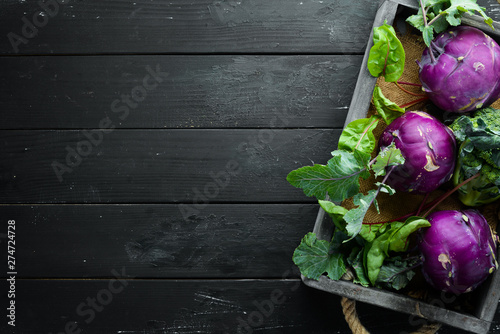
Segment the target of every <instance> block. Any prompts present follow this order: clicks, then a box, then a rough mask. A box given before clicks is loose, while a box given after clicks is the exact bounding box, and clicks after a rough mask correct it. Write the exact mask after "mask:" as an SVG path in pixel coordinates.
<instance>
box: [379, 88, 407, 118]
mask: <svg viewBox="0 0 500 334" xmlns="http://www.w3.org/2000/svg"><path fill="white" fill-rule="evenodd" d="M373 105H374V106H375V108H376V109H377V113H378V114H379V115H380V116H381V117H382V118H383V119H384V121H385V123H387V125H389V124H391V123H392V121H393V120H395V119H396V118H398V117H399V116H401V115H402V114H404V112H405V110H404V109H403V108H401V107H399V106H398V105H397V104H396V103H394V102H392V101H391V100H389V99H388V98H386V97H385V96H384V94H383V93H382V89H380V87H379V86H376V87H375V89H374V90H373Z"/></svg>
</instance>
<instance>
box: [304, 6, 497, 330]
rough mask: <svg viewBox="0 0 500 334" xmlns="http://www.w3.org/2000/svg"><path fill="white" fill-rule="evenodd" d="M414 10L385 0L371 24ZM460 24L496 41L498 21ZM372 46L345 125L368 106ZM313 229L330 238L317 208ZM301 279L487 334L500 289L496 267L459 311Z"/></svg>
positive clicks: (394, 20) (442, 301)
mask: <svg viewBox="0 0 500 334" xmlns="http://www.w3.org/2000/svg"><path fill="white" fill-rule="evenodd" d="M417 9H418V1H417V0H386V1H384V2H383V3H382V4H381V6H380V8H379V10H378V12H377V15H376V17H375V21H374V23H373V27H378V26H380V25H382V24H383V23H384V21H387V23H388V24H392V25H397V24H400V23H401V22H404V19H405V18H406V17H408V15H409V14H411V13H415V12H416V11H417ZM462 24H466V25H470V26H474V27H476V28H479V29H481V30H484V31H485V32H487V33H488V35H490V36H491V37H492V38H494V39H495V40H496V41H497V42H499V41H500V24H499V23H498V22H494V23H493V25H494V27H495V30H494V31H492V30H491V28H489V27H488V26H487V25H486V24H485V23H484V21H483V19H482V17H480V16H468V15H466V16H464V17H463V19H462ZM372 45H373V41H372V34H370V37H369V40H368V44H367V48H366V52H365V55H364V59H363V63H362V66H361V69H360V73H359V76H358V80H357V84H356V88H355V90H354V95H353V99H352V101H351V104H350V107H349V112H348V115H347V118H346V121H345V125H347V124H348V123H349V122H351V121H353V120H356V119H359V118H364V117H366V112H367V110H368V109H369V106H370V101H371V97H372V93H373V89H374V87H375V84H376V81H377V78H374V77H372V76H371V75H370V73H369V72H368V69H367V66H366V65H367V61H368V53H369V50H370V48H371V47H372ZM313 232H314V233H316V235H317V237H318V238H319V239H323V240H329V239H331V236H332V233H333V223H332V221H331V219H330V217H329V216H328V215H327V214H325V212H324V211H323V210H322V209H320V210H319V213H318V216H317V219H316V223H315V226H314V230H313ZM497 256H500V252H498V255H497ZM497 258H498V257H497ZM302 281H303V282H304V283H305V284H306V285H307V286H310V287H312V288H315V289H319V290H322V291H326V292H330V293H333V294H336V295H340V296H344V297H347V298H350V299H353V300H356V301H360V302H364V303H368V304H372V305H377V306H380V307H383V308H387V309H390V310H394V311H398V312H403V313H407V314H409V315H410V317H412V318H411V319H417V318H415V317H420V318H423V319H427V320H428V321H429V322H440V323H443V324H445V325H449V326H452V327H456V328H460V329H462V330H466V331H470V332H472V333H478V334H483V333H488V331H489V330H490V326H491V322H492V320H493V317H494V315H495V312H496V308H497V305H498V299H499V295H498V294H499V292H500V270H497V271H496V272H495V273H494V274H492V275H491V276H490V277H489V278H488V280H487V281H486V282H484V283H483V284H482V285H481V286H480V287H479V288H478V289H476V290H475V291H473V292H472V293H471V294H475V296H474V298H475V300H476V302H475V309H474V311H473V312H467V313H461V312H458V311H455V310H451V309H449V308H447V307H446V306H447V303H448V302H449V300H450V299H449V296H448V297H445V296H443V298H436V299H434V300H432V299H431V301H430V302H424V301H422V300H418V299H415V298H411V297H409V296H407V295H404V294H401V293H396V292H391V291H386V290H382V289H378V288H371V287H363V286H361V285H358V284H354V283H351V282H348V281H334V280H331V279H329V278H328V277H326V276H325V275H323V276H322V277H321V278H320V279H319V280H318V281H316V280H311V279H308V278H306V277H304V276H302ZM409 320H410V318H409Z"/></svg>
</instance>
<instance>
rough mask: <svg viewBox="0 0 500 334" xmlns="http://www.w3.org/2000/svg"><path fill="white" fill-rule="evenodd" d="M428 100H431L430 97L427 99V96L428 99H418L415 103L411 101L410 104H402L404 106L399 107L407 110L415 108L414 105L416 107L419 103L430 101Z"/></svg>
mask: <svg viewBox="0 0 500 334" xmlns="http://www.w3.org/2000/svg"><path fill="white" fill-rule="evenodd" d="M428 99H429V97H427V96H426V97H422V98H420V99H417V100H415V101H411V102H408V103H405V104H402V105H400V106H399V107H400V108H407V107H411V106H413V105H415V104H417V103H420V102H423V101H425V100H428Z"/></svg>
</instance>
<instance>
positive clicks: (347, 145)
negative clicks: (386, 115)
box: [338, 115, 380, 154]
mask: <svg viewBox="0 0 500 334" xmlns="http://www.w3.org/2000/svg"><path fill="white" fill-rule="evenodd" d="M379 120H380V117H379V116H376V115H374V116H372V117H370V118H360V119H357V120H354V121H352V122H350V123H349V124H347V126H346V127H345V128H344V130H343V131H342V134H341V135H340V139H339V145H338V148H339V150H346V151H354V150H359V151H362V152H365V153H369V154H370V153H372V152H373V150H374V149H375V145H376V143H377V140H376V139H375V136H374V134H373V130H374V129H375V128H376V127H377V124H378V122H379Z"/></svg>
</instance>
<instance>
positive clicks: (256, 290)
mask: <svg viewBox="0 0 500 334" xmlns="http://www.w3.org/2000/svg"><path fill="white" fill-rule="evenodd" d="M115 275H116V276H115ZM125 275H127V272H126V271H123V270H122V269H121V268H117V269H116V271H115V272H114V273H113V274H111V275H110V279H109V280H17V281H16V289H17V290H16V299H15V302H16V332H15V333H23V334H33V333H58V334H59V333H61V332H63V333H64V332H66V331H65V328H66V326H67V328H69V329H70V331H69V332H74V333H79V331H78V330H81V333H87V332H88V333H95V334H100V333H103V334H104V333H105V334H109V333H122V334H124V333H127V334H129V333H131V334H142V333H166V334H178V333H183V334H188V333H206V334H212V333H220V334H234V333H240V334H247V333H266V334H275V333H276V334H282V333H290V334H303V333H315V334H326V333H332V332H334V333H338V334H351V331H350V330H349V328H348V327H347V324H346V322H345V320H344V317H343V314H342V311H341V308H340V299H339V298H338V297H337V296H334V295H331V294H328V293H323V292H320V291H317V290H314V289H309V288H307V287H305V286H304V285H302V284H301V283H300V281H299V280H239V281H234V280H222V281H218V280H208V281H203V280H122V277H123V276H125ZM114 276H115V277H116V278H114ZM0 288H1V289H2V291H6V290H7V289H8V288H7V282H6V281H5V280H2V281H1V283H0ZM3 312H6V310H5V309H4V311H3ZM358 312H359V314H360V317H361V321H362V322H364V324H365V325H366V326H367V327H368V328H369V330H370V333H373V334H382V333H383V334H396V333H397V334H401V333H405V332H407V333H409V332H412V331H413V330H415V329H417V328H418V327H419V326H420V325H422V320H421V319H415V318H413V319H410V318H409V317H408V316H407V315H404V314H400V313H396V312H389V311H386V310H383V309H380V308H376V307H372V306H368V305H364V304H360V305H358ZM381 319H387V321H381ZM497 319H498V315H497ZM419 320H420V322H419ZM7 326H8V325H7V320H6V319H4V320H3V321H2V322H0V330H2V332H3V333H6V330H7ZM440 333H443V334H452V333H453V334H464V333H465V332H464V331H461V330H456V329H453V330H452V331H450V329H449V328H444V329H443V330H440Z"/></svg>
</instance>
